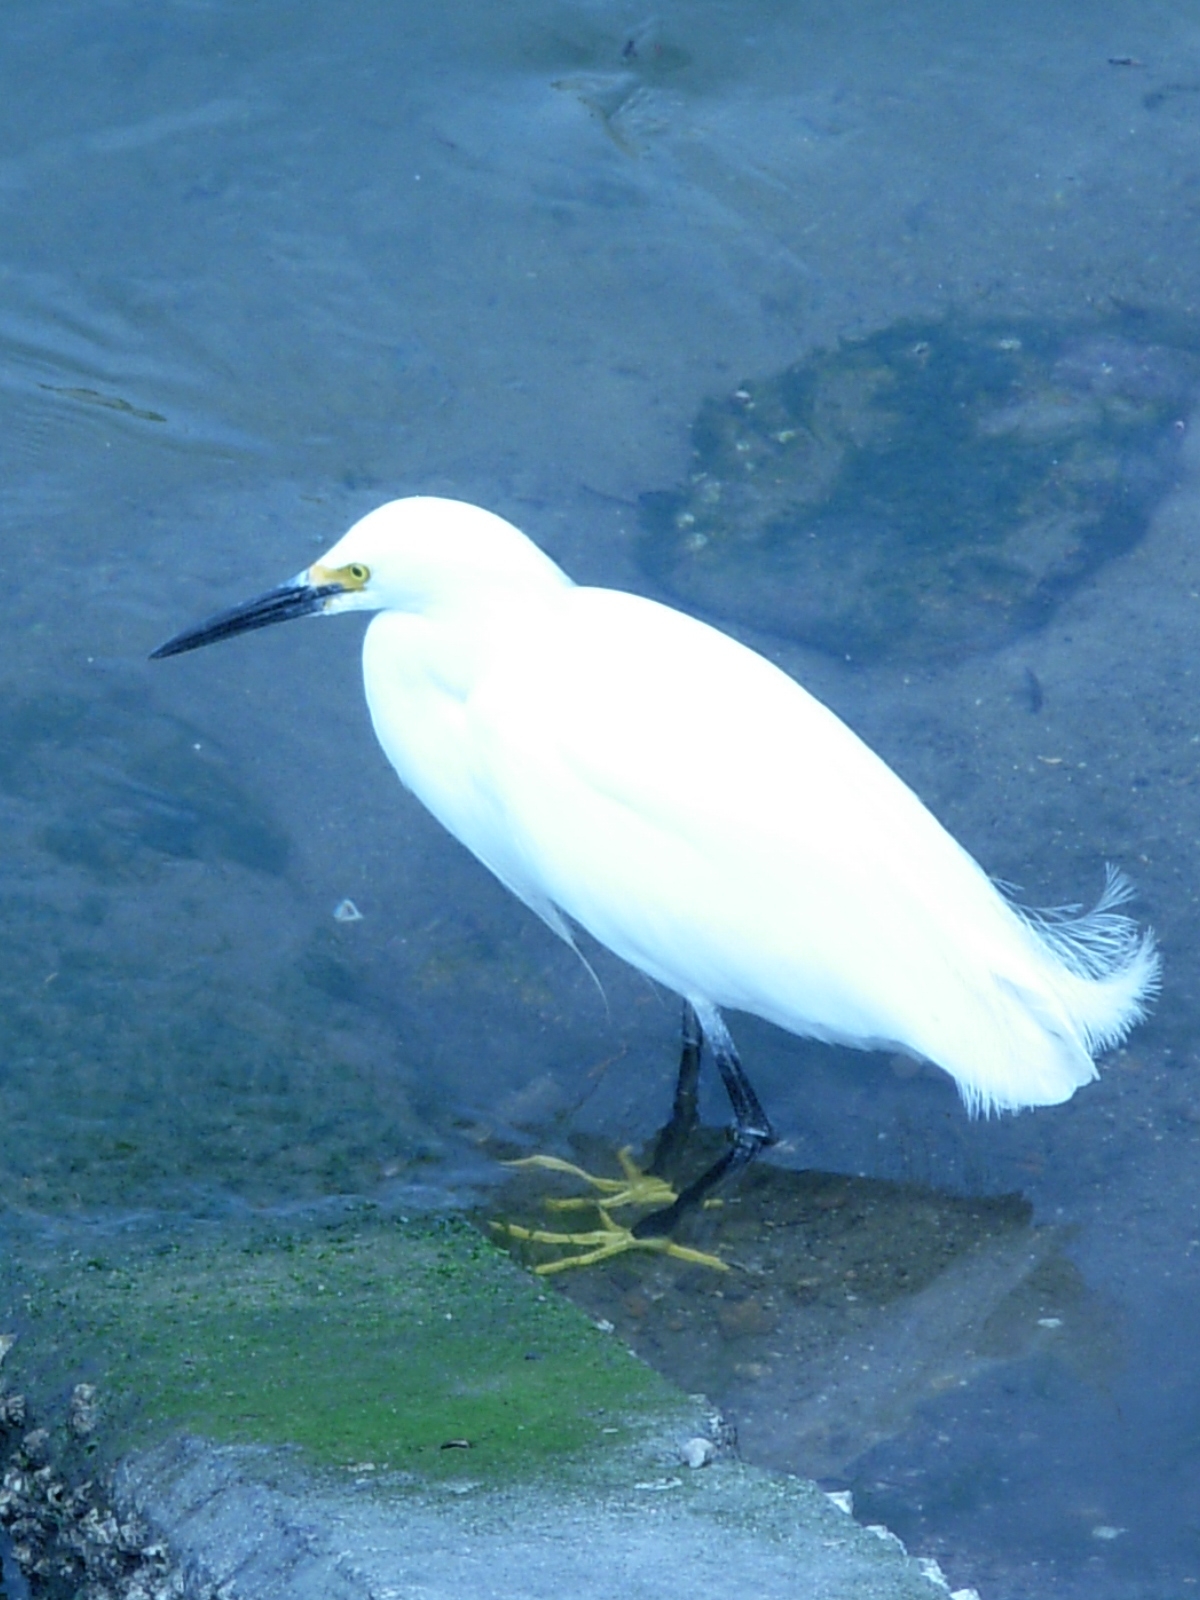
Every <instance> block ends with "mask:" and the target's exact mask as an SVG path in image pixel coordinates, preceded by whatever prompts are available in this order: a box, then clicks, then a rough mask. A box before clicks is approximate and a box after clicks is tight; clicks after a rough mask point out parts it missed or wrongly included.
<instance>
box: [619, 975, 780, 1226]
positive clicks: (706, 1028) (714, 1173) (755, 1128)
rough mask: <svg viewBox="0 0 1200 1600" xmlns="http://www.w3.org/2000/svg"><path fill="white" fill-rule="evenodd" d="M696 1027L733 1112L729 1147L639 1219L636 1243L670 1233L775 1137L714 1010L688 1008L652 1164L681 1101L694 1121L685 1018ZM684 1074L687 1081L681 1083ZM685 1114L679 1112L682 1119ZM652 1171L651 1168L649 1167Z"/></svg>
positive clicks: (694, 1065) (694, 1070) (694, 1067)
mask: <svg viewBox="0 0 1200 1600" xmlns="http://www.w3.org/2000/svg"><path fill="white" fill-rule="evenodd" d="M689 1017H690V1018H691V1020H692V1021H693V1022H694V1023H695V1024H696V1027H695V1032H696V1034H699V1035H702V1036H703V1037H704V1038H707V1040H708V1043H709V1047H710V1049H711V1050H712V1053H713V1057H714V1059H715V1060H716V1063H717V1068H718V1070H719V1071H720V1074H721V1081H722V1082H723V1083H724V1085H725V1092H726V1094H727V1095H728V1096H729V1104H730V1106H731V1107H732V1110H733V1127H732V1128H731V1129H730V1130H729V1132H730V1145H729V1149H728V1150H726V1152H725V1154H724V1155H723V1156H722V1157H721V1158H720V1160H719V1161H714V1162H713V1164H712V1166H711V1167H709V1168H708V1170H707V1171H706V1172H702V1173H701V1174H700V1176H699V1177H698V1178H697V1179H696V1181H695V1182H694V1183H690V1184H689V1185H688V1186H687V1188H686V1189H685V1190H684V1191H683V1193H682V1194H680V1195H679V1196H678V1198H677V1199H676V1200H675V1202H674V1203H673V1204H672V1205H669V1206H666V1207H665V1208H664V1209H663V1210H662V1211H653V1212H651V1214H650V1215H649V1216H648V1217H643V1218H642V1220H641V1221H640V1222H637V1223H635V1224H634V1226H633V1234H634V1237H635V1238H637V1239H651V1238H657V1237H659V1236H660V1235H662V1234H665V1233H670V1231H671V1229H672V1228H673V1227H674V1226H675V1224H676V1223H677V1222H678V1221H679V1219H680V1217H681V1216H683V1214H684V1213H685V1212H686V1211H690V1210H692V1209H694V1208H695V1207H696V1206H698V1205H699V1204H700V1203H701V1202H702V1201H703V1200H705V1199H706V1198H707V1196H708V1195H710V1194H711V1193H712V1191H713V1190H714V1189H715V1188H716V1187H717V1185H718V1184H719V1183H723V1182H724V1181H725V1179H726V1178H730V1177H732V1176H733V1174H734V1173H735V1172H740V1171H741V1169H742V1168H743V1167H745V1166H749V1164H750V1162H751V1161H753V1160H754V1158H755V1156H756V1155H757V1154H758V1152H759V1151H760V1150H763V1149H765V1148H766V1147H767V1146H768V1145H772V1144H774V1143H775V1132H774V1129H773V1128H772V1127H771V1124H770V1122H769V1121H768V1120H767V1114H766V1112H765V1111H764V1110H763V1108H762V1106H761V1105H760V1104H759V1100H758V1096H757V1095H756V1094H755V1092H754V1088H753V1086H752V1085H751V1082H750V1080H749V1078H747V1076H746V1074H745V1071H744V1070H743V1068H742V1064H741V1062H740V1061H739V1060H738V1054H737V1051H736V1050H735V1049H734V1045H733V1040H732V1039H731V1038H730V1036H729V1029H728V1028H727V1027H726V1026H725V1024H724V1022H722V1020H721V1014H720V1012H719V1011H717V1010H716V1009H715V1007H714V1008H709V1007H705V1009H704V1013H703V1015H702V1016H701V1014H700V1013H699V1012H698V1010H697V1009H695V1008H693V1007H692V1006H691V1005H685V1007H684V1035H683V1038H684V1049H683V1059H682V1061H681V1062H680V1067H679V1084H678V1087H677V1088H676V1091H675V1110H674V1112H673V1113H672V1116H671V1120H670V1122H668V1123H667V1126H666V1127H665V1128H664V1129H663V1131H662V1134H660V1136H659V1142H658V1147H656V1149H655V1152H654V1160H655V1163H657V1161H658V1159H659V1151H660V1149H661V1148H662V1145H663V1142H664V1140H666V1139H667V1137H668V1136H672V1137H674V1129H675V1127H676V1121H677V1119H680V1120H682V1119H681V1110H680V1107H681V1102H683V1103H684V1105H685V1107H686V1103H687V1100H688V1098H689V1097H690V1100H691V1117H692V1122H693V1124H694V1122H695V1098H696V1082H695V1080H696V1077H697V1075H698V1073H699V1063H700V1049H699V1040H698V1039H697V1040H696V1043H695V1045H694V1047H693V1051H692V1053H691V1054H689V1032H688V1019H689ZM685 1071H686V1073H687V1075H688V1076H687V1080H686V1082H685ZM686 1114H687V1112H686V1109H685V1111H684V1112H683V1113H682V1115H683V1116H686ZM651 1171H652V1172H653V1171H655V1167H654V1166H652V1167H651Z"/></svg>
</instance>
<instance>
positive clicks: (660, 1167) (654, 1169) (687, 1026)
mask: <svg viewBox="0 0 1200 1600" xmlns="http://www.w3.org/2000/svg"><path fill="white" fill-rule="evenodd" d="M703 1042H704V1035H703V1033H701V1031H700V1019H699V1017H698V1016H697V1015H696V1012H695V1010H694V1009H693V1007H692V1004H691V1001H689V1000H685V1001H684V1002H683V1029H682V1044H681V1048H680V1052H679V1076H678V1078H677V1079H676V1080H675V1104H674V1105H673V1106H672V1108H671V1120H670V1121H669V1122H668V1123H666V1124H665V1126H664V1127H662V1128H661V1129H660V1130H659V1135H658V1138H657V1139H656V1140H655V1142H654V1155H653V1157H652V1158H651V1161H650V1165H649V1166H648V1167H647V1169H646V1170H647V1172H649V1173H650V1174H651V1175H652V1176H653V1177H655V1178H668V1179H670V1178H673V1177H674V1175H675V1172H676V1170H677V1168H678V1166H679V1160H680V1157H681V1156H682V1155H683V1152H684V1148H685V1147H686V1145H687V1142H688V1140H689V1139H690V1138H691V1136H692V1131H693V1129H694V1128H695V1126H696V1123H697V1122H698V1121H699V1118H700V1112H699V1100H698V1094H697V1090H698V1088H699V1084H700V1046H701V1045H702V1044H703Z"/></svg>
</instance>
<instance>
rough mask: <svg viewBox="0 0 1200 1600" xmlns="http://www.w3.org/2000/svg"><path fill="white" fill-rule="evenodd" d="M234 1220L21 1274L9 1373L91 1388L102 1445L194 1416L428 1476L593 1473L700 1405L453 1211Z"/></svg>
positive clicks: (226, 1431)
mask: <svg viewBox="0 0 1200 1600" xmlns="http://www.w3.org/2000/svg"><path fill="white" fill-rule="evenodd" d="M228 1233H229V1230H228V1228H227V1227H225V1228H223V1229H222V1231H221V1235H220V1237H217V1236H216V1234H215V1230H214V1233H213V1236H212V1237H211V1238H205V1237H203V1236H202V1235H201V1234H199V1233H197V1232H192V1233H191V1234H189V1235H188V1236H187V1237H186V1238H183V1239H178V1238H176V1239H172V1240H170V1241H169V1242H165V1243H164V1242H163V1241H162V1240H161V1238H160V1239H159V1240H157V1241H156V1242H155V1243H154V1244H153V1245H152V1246H147V1245H146V1244H145V1243H140V1244H136V1245H130V1244H129V1243H128V1242H126V1241H122V1242H121V1243H120V1244H119V1245H114V1246H113V1247H112V1248H111V1249H110V1248H100V1249H97V1248H95V1245H94V1243H93V1245H92V1247H91V1249H90V1250H89V1251H87V1252H85V1251H78V1250H77V1251H74V1252H71V1255H70V1259H69V1260H67V1261H66V1262H65V1264H62V1265H56V1266H54V1267H52V1268H48V1269H46V1270H43V1271H41V1272H37V1273H34V1272H20V1271H18V1272H16V1273H14V1275H13V1279H12V1280H10V1288H11V1290H12V1291H13V1292H12V1297H11V1299H10V1307H9V1311H8V1313H6V1314H7V1315H9V1316H10V1317H11V1319H12V1320H11V1323H9V1324H6V1326H9V1325H15V1329H16V1331H17V1333H18V1335H19V1337H18V1340H17V1344H16V1346H15V1347H14V1349H13V1352H12V1354H11V1356H10V1358H9V1362H8V1365H7V1366H6V1376H7V1377H9V1378H10V1379H12V1378H14V1377H15V1378H16V1379H17V1381H19V1382H21V1383H22V1384H24V1385H27V1386H28V1387H29V1388H30V1390H31V1392H34V1393H38V1394H41V1395H42V1396H47V1395H52V1394H53V1393H54V1392H55V1391H57V1392H58V1393H59V1394H60V1395H61V1394H62V1393H63V1392H65V1391H66V1390H67V1389H69V1388H70V1386H71V1385H72V1384H74V1383H77V1382H79V1381H80V1380H86V1381H88V1382H90V1383H92V1384H94V1385H95V1387H96V1390H97V1393H98V1395H99V1405H100V1414H101V1418H102V1424H101V1427H100V1428H99V1429H98V1431H97V1438H98V1439H99V1441H100V1444H99V1446H98V1448H100V1449H101V1451H102V1453H103V1456H104V1457H115V1456H120V1455H124V1454H125V1453H126V1452H127V1451H128V1450H129V1449H131V1448H136V1447H139V1446H144V1445H147V1444H150V1443H153V1442H154V1441H156V1440H158V1439H161V1438H164V1437H168V1436H170V1435H172V1434H178V1433H181V1432H185V1433H190V1434H196V1435H201V1436H204V1437H207V1438H209V1439H212V1440H214V1441H217V1442H224V1443H232V1444H248V1445H256V1446H273V1447H279V1446H292V1447H295V1448H296V1449H297V1450H298V1451H299V1452H300V1453H301V1454H302V1456H303V1457H304V1458H306V1459H307V1460H308V1461H310V1462H311V1463H313V1464H315V1465H319V1466H326V1467H337V1468H342V1469H346V1468H352V1469H354V1470H356V1471H358V1472H360V1473H375V1474H393V1475H394V1474H404V1475H411V1476H412V1477H413V1478H416V1479H427V1480H438V1479H447V1478H449V1479H454V1478H469V1479H471V1480H475V1481H480V1480H484V1481H486V1480H488V1479H489V1478H492V1477H498V1478H501V1479H503V1480H504V1481H512V1480H514V1479H519V1478H527V1479H528V1478H536V1477H538V1476H540V1475H542V1474H543V1473H545V1472H547V1471H550V1470H553V1471H554V1472H555V1473H556V1475H560V1474H561V1473H562V1471H563V1470H564V1469H568V1470H569V1469H571V1468H572V1466H573V1465H574V1466H586V1467H587V1468H588V1470H589V1472H591V1471H593V1470H594V1468H595V1466H596V1464H597V1458H599V1460H600V1463H601V1465H602V1464H603V1460H604V1459H605V1458H612V1459H613V1460H614V1462H615V1460H616V1458H617V1457H618V1456H622V1455H624V1454H625V1452H624V1451H622V1450H621V1449H620V1446H621V1445H622V1444H625V1445H629V1444H634V1443H637V1442H638V1441H639V1440H641V1439H643V1438H644V1437H645V1435H646V1433H647V1432H648V1431H651V1432H653V1431H655V1430H656V1429H657V1430H662V1429H663V1428H665V1427H669V1426H671V1425H672V1424H678V1425H682V1424H683V1419H684V1416H685V1413H686V1414H687V1415H689V1416H690V1415H691V1413H692V1412H694V1410H695V1407H694V1406H688V1404H687V1402H686V1401H684V1400H683V1398H682V1397H680V1396H679V1395H677V1393H676V1392H675V1391H674V1390H673V1389H671V1388H670V1387H669V1386H668V1385H667V1384H666V1383H665V1382H664V1381H663V1380H661V1379H660V1378H658V1377H657V1376H656V1375H655V1374H654V1373H652V1372H651V1371H650V1369H649V1368H647V1367H645V1366H644V1365H642V1364H641V1363H640V1362H639V1361H637V1360H636V1359H634V1358H632V1357H631V1354H630V1352H629V1351H628V1350H627V1349H626V1347H625V1346H624V1345H622V1344H620V1343H619V1342H618V1341H617V1340H615V1339H613V1338H612V1336H611V1335H610V1334H607V1333H605V1332H602V1331H601V1330H600V1329H598V1328H597V1327H596V1326H595V1325H594V1324H593V1323H592V1322H591V1321H590V1319H588V1318H587V1316H586V1315H585V1314H584V1313H582V1312H580V1311H579V1310H578V1309H577V1308H576V1307H574V1306H572V1305H571V1304H569V1303H568V1302H567V1301H566V1300H565V1299H563V1298H562V1297H561V1296H560V1295H558V1294H557V1293H555V1292H554V1291H553V1290H548V1289H546V1288H545V1287H544V1286H542V1285H540V1284H538V1283H537V1282H536V1281H534V1280H532V1279H530V1278H529V1277H528V1276H527V1275H526V1274H525V1273H523V1272H521V1271H519V1270H518V1269H516V1268H515V1267H514V1266H513V1265H512V1264H511V1263H510V1262H509V1261H508V1260H507V1259H506V1258H505V1257H504V1256H503V1255H502V1254H501V1253H500V1252H499V1251H497V1250H496V1249H495V1248H494V1247H493V1246H492V1245H490V1244H489V1243H488V1242H487V1241H486V1240H484V1239H482V1238H481V1237H480V1236H479V1234H478V1233H476V1232H475V1231H474V1230H473V1229H472V1228H470V1227H469V1226H468V1225H467V1224H465V1223H462V1222H458V1221H454V1220H446V1219H437V1220H434V1221H429V1220H420V1221H403V1220H397V1219H387V1218H382V1217H379V1216H377V1215H371V1214H369V1213H368V1214H365V1215H356V1216H354V1217H353V1218H351V1219H349V1220H343V1221H341V1222H339V1223H338V1224H337V1225H336V1226H331V1227H330V1226H325V1227H312V1226H309V1227H303V1228H294V1227H287V1228H280V1227H271V1228H259V1229H254V1230H250V1231H246V1232H243V1233H242V1234H241V1236H240V1237H235V1238H234V1239H233V1240H231V1239H230V1238H229V1237H228ZM10 1265H11V1263H10ZM64 1426H65V1425H64ZM93 1448H96V1447H95V1446H93Z"/></svg>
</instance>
